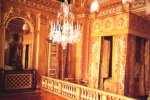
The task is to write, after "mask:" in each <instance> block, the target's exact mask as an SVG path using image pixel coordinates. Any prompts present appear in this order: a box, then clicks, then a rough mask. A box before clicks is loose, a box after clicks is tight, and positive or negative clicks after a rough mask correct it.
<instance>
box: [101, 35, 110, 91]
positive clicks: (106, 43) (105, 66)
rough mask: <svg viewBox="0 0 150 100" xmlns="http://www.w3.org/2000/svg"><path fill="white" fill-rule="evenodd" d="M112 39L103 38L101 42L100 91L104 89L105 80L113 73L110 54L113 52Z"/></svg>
mask: <svg viewBox="0 0 150 100" xmlns="http://www.w3.org/2000/svg"><path fill="white" fill-rule="evenodd" d="M111 42H112V41H111V37H110V38H106V37H103V38H102V42H101V53H100V54H101V55H100V58H101V60H100V77H99V78H100V79H99V80H100V86H99V88H100V89H103V83H104V78H108V77H110V75H109V74H110V72H111V68H110V64H111V61H110V54H111V52H112V50H111Z"/></svg>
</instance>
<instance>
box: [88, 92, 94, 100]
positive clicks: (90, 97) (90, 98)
mask: <svg viewBox="0 0 150 100" xmlns="http://www.w3.org/2000/svg"><path fill="white" fill-rule="evenodd" d="M92 94H93V93H92V91H90V92H89V100H92Z"/></svg>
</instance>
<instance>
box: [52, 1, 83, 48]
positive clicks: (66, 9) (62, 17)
mask: <svg viewBox="0 0 150 100" xmlns="http://www.w3.org/2000/svg"><path fill="white" fill-rule="evenodd" d="M74 19H75V16H74V14H73V13H72V12H71V5H69V4H68V1H67V0H65V2H64V3H61V8H60V10H59V11H58V14H57V20H56V22H53V21H52V22H51V24H50V27H51V28H50V29H51V30H50V35H49V40H52V42H53V43H57V44H61V46H62V48H63V49H66V47H67V44H73V43H76V42H77V41H78V40H79V35H80V25H79V24H78V23H77V24H75V23H74Z"/></svg>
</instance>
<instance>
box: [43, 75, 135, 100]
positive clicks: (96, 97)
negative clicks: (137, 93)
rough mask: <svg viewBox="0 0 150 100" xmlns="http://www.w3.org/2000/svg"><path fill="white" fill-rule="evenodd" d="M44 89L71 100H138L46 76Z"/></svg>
mask: <svg viewBox="0 0 150 100" xmlns="http://www.w3.org/2000/svg"><path fill="white" fill-rule="evenodd" d="M42 89H44V90H46V91H49V92H51V93H53V94H56V95H58V96H61V97H64V98H67V99H69V100H136V99H132V98H129V97H125V96H121V95H117V94H113V93H108V92H105V91H101V90H97V89H93V88H89V87H85V86H81V85H78V84H74V83H70V82H66V81H62V80H58V79H53V78H50V77H45V76H42Z"/></svg>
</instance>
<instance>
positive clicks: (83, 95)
mask: <svg viewBox="0 0 150 100" xmlns="http://www.w3.org/2000/svg"><path fill="white" fill-rule="evenodd" d="M83 96H84V95H83V89H82V91H81V99H83Z"/></svg>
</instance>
